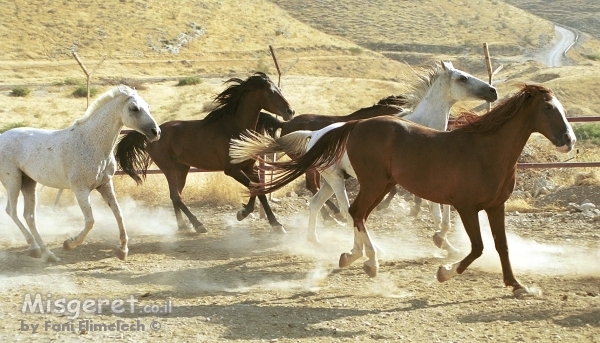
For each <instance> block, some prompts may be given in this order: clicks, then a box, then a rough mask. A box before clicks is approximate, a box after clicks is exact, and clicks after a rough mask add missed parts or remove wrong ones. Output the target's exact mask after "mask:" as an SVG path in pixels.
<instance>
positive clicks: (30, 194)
mask: <svg viewBox="0 0 600 343" xmlns="http://www.w3.org/2000/svg"><path fill="white" fill-rule="evenodd" d="M36 184H37V183H36V182H35V181H34V180H32V179H31V178H30V177H28V176H27V175H25V174H23V179H22V183H21V192H23V203H24V206H23V218H25V221H26V222H27V225H29V229H30V230H31V233H32V234H33V237H34V238H35V241H36V242H37V244H38V245H39V248H38V249H39V251H40V252H41V255H40V256H38V252H36V251H33V250H30V253H33V254H32V256H34V257H41V258H42V260H43V261H44V262H57V261H60V259H59V258H58V257H56V256H55V255H54V254H53V253H52V252H51V251H50V250H48V247H46V244H44V241H43V240H42V237H41V236H40V233H39V232H38V230H37V226H36V224H35V204H36V201H37V192H36V191H35V186H36Z"/></svg>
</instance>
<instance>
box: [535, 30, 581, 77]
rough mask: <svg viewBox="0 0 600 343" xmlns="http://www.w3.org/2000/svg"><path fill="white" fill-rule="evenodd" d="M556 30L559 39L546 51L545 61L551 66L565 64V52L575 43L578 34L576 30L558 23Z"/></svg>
mask: <svg viewBox="0 0 600 343" xmlns="http://www.w3.org/2000/svg"><path fill="white" fill-rule="evenodd" d="M554 32H555V34H556V38H557V40H558V41H557V43H556V44H555V45H554V46H553V47H551V48H550V50H549V51H548V52H547V53H546V55H545V56H544V60H543V62H544V63H546V65H548V66H549V67H560V66H562V65H563V61H564V54H565V53H566V52H567V50H569V48H570V47H571V46H572V45H573V43H575V40H576V39H577V36H576V34H575V32H574V31H572V30H569V29H567V28H564V27H562V26H558V25H554Z"/></svg>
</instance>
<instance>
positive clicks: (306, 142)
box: [230, 61, 498, 254]
mask: <svg viewBox="0 0 600 343" xmlns="http://www.w3.org/2000/svg"><path fill="white" fill-rule="evenodd" d="M417 76H418V79H417V81H416V82H415V84H413V85H412V87H411V88H412V90H411V93H412V94H411V95H409V99H410V103H409V104H408V106H407V107H408V108H411V107H412V111H410V110H409V111H408V112H407V114H406V115H403V118H404V119H407V120H410V121H412V122H415V123H418V124H421V125H424V126H427V127H430V128H433V129H437V130H441V131H446V129H447V128H448V119H449V117H450V109H451V108H452V106H453V105H454V104H456V102H458V101H464V100H484V101H488V102H493V101H496V100H497V99H498V93H497V92H496V89H495V88H494V87H492V86H490V85H489V84H488V83H486V82H485V81H482V80H480V79H478V78H476V77H474V76H472V75H470V74H468V73H465V72H463V71H460V70H458V69H455V68H454V66H453V65H452V63H451V62H445V61H442V62H441V63H440V64H435V65H434V66H432V67H431V68H429V69H428V70H427V71H426V73H424V74H418V75H417ZM343 124H345V123H336V124H332V125H329V126H327V127H325V128H323V129H321V130H318V131H296V132H292V133H290V134H288V135H285V136H283V137H281V138H279V139H277V140H276V141H273V140H269V139H264V138H263V137H259V136H257V135H253V134H251V135H250V136H248V137H247V138H246V139H242V140H234V141H232V143H231V149H230V157H232V158H233V161H232V162H233V163H239V162H241V161H243V160H245V159H249V158H256V157H258V156H263V155H265V154H266V153H270V152H273V151H277V150H282V151H284V152H286V153H290V154H294V153H296V154H297V155H298V154H301V153H303V152H304V151H307V150H309V149H310V148H311V147H312V146H313V145H314V144H315V142H317V141H318V140H319V138H320V137H321V136H323V135H324V134H325V133H326V132H328V131H330V130H332V129H334V128H336V127H339V126H341V125H343ZM345 174H347V175H350V176H352V177H354V178H356V174H355V173H354V169H353V168H352V166H351V164H350V161H349V160H348V155H347V154H344V156H343V158H342V159H341V160H340V162H339V163H338V164H337V165H336V166H334V167H331V168H329V169H327V170H324V171H322V172H321V176H322V178H323V180H324V181H325V182H323V185H322V186H321V188H320V189H319V191H318V192H317V193H316V194H315V195H314V196H313V197H312V199H311V201H310V215H309V221H308V240H309V241H312V242H316V243H319V239H318V237H317V232H316V222H317V213H318V211H319V210H320V209H321V207H323V205H324V204H325V201H326V200H327V199H329V198H330V197H331V196H332V195H333V194H334V193H335V195H336V197H337V199H338V203H339V205H340V212H341V214H342V215H343V216H344V217H345V218H346V220H347V222H348V223H352V218H351V217H350V215H349V214H348V208H349V206H350V204H349V201H348V194H347V193H346V188H345V184H344V176H345ZM440 177H444V176H443V175H440ZM415 206H416V207H415V208H413V209H412V210H411V215H416V214H417V213H418V211H419V210H420V209H419V207H420V201H418V202H417V204H416V205H415ZM431 209H432V215H433V219H434V223H435V225H436V228H439V230H437V231H436V232H435V234H434V236H433V240H434V242H435V243H436V245H437V246H438V247H440V248H442V249H444V250H446V251H448V254H457V253H458V252H459V251H458V250H457V249H456V248H454V247H453V246H452V245H451V244H450V242H448V239H447V238H446V235H447V233H448V230H450V205H444V206H443V216H442V214H441V210H440V205H439V204H433V203H432V204H431Z"/></svg>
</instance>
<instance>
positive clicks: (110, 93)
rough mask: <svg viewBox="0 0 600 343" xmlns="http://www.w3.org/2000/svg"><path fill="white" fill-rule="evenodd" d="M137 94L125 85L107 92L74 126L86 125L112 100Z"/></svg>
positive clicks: (95, 101)
mask: <svg viewBox="0 0 600 343" xmlns="http://www.w3.org/2000/svg"><path fill="white" fill-rule="evenodd" d="M135 94H137V92H136V90H135V89H132V88H130V87H128V86H125V85H119V86H117V87H115V88H113V89H111V90H109V91H106V92H104V93H103V94H102V95H100V96H99V97H98V98H97V99H96V100H94V102H92V104H91V105H90V107H88V108H87V110H85V113H84V114H83V116H82V117H81V118H79V119H77V120H75V122H74V123H73V125H81V124H83V123H85V122H86V121H87V120H88V119H89V118H90V117H91V116H92V114H93V113H94V112H95V111H96V110H97V109H98V108H99V107H102V106H103V105H105V104H106V103H108V102H109V101H111V100H112V99H114V98H116V97H117V96H120V95H126V96H132V95H135Z"/></svg>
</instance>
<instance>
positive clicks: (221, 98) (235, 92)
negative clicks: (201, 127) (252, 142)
mask: <svg viewBox="0 0 600 343" xmlns="http://www.w3.org/2000/svg"><path fill="white" fill-rule="evenodd" d="M268 82H270V79H269V77H268V76H267V75H266V74H265V73H261V72H257V73H255V74H254V75H252V76H250V77H248V78H247V79H246V81H243V80H241V79H239V78H236V77H234V78H231V79H229V80H227V81H225V84H232V85H230V86H229V87H227V89H225V90H224V91H223V92H221V94H219V95H217V96H215V99H214V101H215V102H216V103H217V107H216V108H215V109H214V110H212V111H211V112H210V113H209V114H207V115H206V117H204V119H203V120H204V122H212V121H215V120H218V119H220V118H223V117H224V116H227V115H233V114H234V113H235V111H236V109H237V104H238V102H239V101H240V99H241V97H242V96H243V95H244V93H246V92H247V91H249V90H251V89H254V88H257V87H260V86H262V85H264V84H265V83H268Z"/></svg>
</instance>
